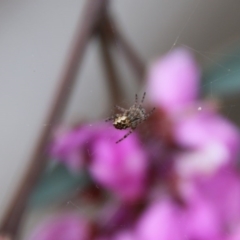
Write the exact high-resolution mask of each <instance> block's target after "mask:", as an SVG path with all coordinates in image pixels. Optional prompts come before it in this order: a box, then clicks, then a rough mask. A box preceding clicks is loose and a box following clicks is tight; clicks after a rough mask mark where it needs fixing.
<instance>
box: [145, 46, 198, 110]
mask: <svg viewBox="0 0 240 240" xmlns="http://www.w3.org/2000/svg"><path fill="white" fill-rule="evenodd" d="M199 75H200V74H199V69H198V67H197V65H196V64H195V62H194V59H193V57H192V55H191V54H190V52H188V51H187V50H185V49H176V50H173V51H172V52H171V53H169V54H167V55H165V56H164V57H163V58H161V59H159V60H158V61H157V62H155V63H154V64H153V66H152V67H151V68H150V73H149V77H148V81H147V92H148V93H149V99H150V100H151V101H152V104H155V105H156V106H159V107H161V108H163V109H164V110H165V111H167V112H174V111H176V110H178V109H181V108H182V107H184V106H186V105H188V104H190V103H191V102H192V101H194V100H195V99H196V97H197V95H198V85H199Z"/></svg>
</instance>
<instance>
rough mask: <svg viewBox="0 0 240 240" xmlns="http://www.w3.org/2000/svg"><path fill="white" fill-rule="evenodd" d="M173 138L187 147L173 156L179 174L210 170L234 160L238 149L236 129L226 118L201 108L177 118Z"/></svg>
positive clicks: (237, 132)
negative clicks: (198, 110) (199, 110)
mask: <svg viewBox="0 0 240 240" xmlns="http://www.w3.org/2000/svg"><path fill="white" fill-rule="evenodd" d="M174 135H175V140H176V141H177V142H178V144H180V145H181V146H183V147H186V148H189V151H186V152H183V153H180V154H179V155H178V156H177V157H176V168H177V169H178V172H179V173H180V174H181V175H182V176H184V175H185V176H187V175H189V174H190V175H192V174H195V173H197V172H199V173H204V172H205V173H212V172H214V171H215V170H218V169H219V168H220V167H223V166H226V165H228V164H232V163H234V162H235V161H236V157H237V155H238V152H239V150H238V149H239V143H240V135H239V130H238V129H237V128H236V127H235V126H233V125H232V124H231V123H230V122H228V121H227V120H225V119H224V118H222V117H221V116H219V115H217V114H216V113H213V112H209V111H201V112H197V113H194V114H192V115H188V116H186V117H185V118H183V119H181V120H179V121H178V122H177V123H176V125H175V130H174Z"/></svg>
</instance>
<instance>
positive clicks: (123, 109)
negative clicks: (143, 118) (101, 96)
mask: <svg viewBox="0 0 240 240" xmlns="http://www.w3.org/2000/svg"><path fill="white" fill-rule="evenodd" d="M115 108H117V109H118V110H119V111H121V112H125V111H127V109H125V108H122V107H120V106H117V105H115Z"/></svg>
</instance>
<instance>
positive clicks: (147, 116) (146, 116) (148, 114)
mask: <svg viewBox="0 0 240 240" xmlns="http://www.w3.org/2000/svg"><path fill="white" fill-rule="evenodd" d="M154 110H155V108H153V109H152V110H151V111H150V112H149V113H147V114H146V115H145V119H147V118H149V117H150V116H151V115H152V113H153V112H154Z"/></svg>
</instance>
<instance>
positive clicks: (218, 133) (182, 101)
mask: <svg viewBox="0 0 240 240" xmlns="http://www.w3.org/2000/svg"><path fill="white" fill-rule="evenodd" d="M199 76H200V74H199V70H198V67H197V65H196V64H195V62H194V60H193V57H192V55H191V54H190V53H189V52H188V51H187V50H184V49H177V50H173V51H172V52H171V53H169V54H167V55H166V56H164V57H162V58H161V59H160V60H158V61H157V62H156V63H155V64H153V66H152V68H150V72H149V77H148V81H147V89H148V93H149V98H150V99H151V101H152V104H155V105H156V107H158V109H159V110H160V111H163V112H164V114H163V115H164V116H165V119H164V121H165V122H169V123H170V124H171V127H172V132H171V136H172V138H173V139H174V141H175V143H176V144H177V145H178V146H181V147H183V148H185V149H186V151H182V152H180V153H179V154H177V155H176V156H175V162H176V164H175V168H176V171H177V172H178V174H180V175H181V176H182V177H189V176H193V175H195V174H211V173H212V172H214V171H216V170H218V169H219V168H221V167H224V166H226V165H227V164H230V163H232V162H234V160H235V159H236V155H237V154H238V149H239V143H240V135H239V131H238V129H237V128H236V127H234V126H233V125H232V124H230V123H229V121H227V120H226V119H224V118H222V117H220V116H219V115H218V114H217V113H216V112H215V111H214V109H211V107H210V106H209V105H210V104H206V103H204V102H200V101H199V100H198V99H197V96H198V88H199ZM199 106H201V107H200V108H199Z"/></svg>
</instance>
